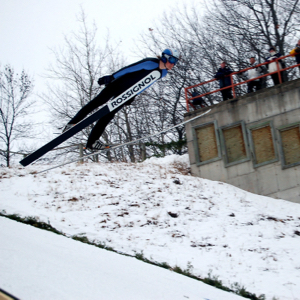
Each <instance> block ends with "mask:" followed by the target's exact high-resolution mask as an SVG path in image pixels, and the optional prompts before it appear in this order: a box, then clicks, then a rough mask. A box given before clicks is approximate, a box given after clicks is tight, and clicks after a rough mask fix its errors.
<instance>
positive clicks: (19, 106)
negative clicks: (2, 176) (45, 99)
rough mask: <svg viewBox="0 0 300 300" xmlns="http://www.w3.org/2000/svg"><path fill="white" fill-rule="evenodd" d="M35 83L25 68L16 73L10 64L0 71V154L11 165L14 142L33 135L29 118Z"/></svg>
mask: <svg viewBox="0 0 300 300" xmlns="http://www.w3.org/2000/svg"><path fill="white" fill-rule="evenodd" d="M32 90H33V83H32V80H31V78H30V77H29V75H28V74H27V73H26V72H25V71H24V70H23V71H22V72H21V74H20V75H19V74H15V72H14V69H13V68H12V67H11V66H10V65H6V66H5V67H4V69H3V70H1V71H0V106H1V111H0V119H1V122H0V145H2V147H1V148H2V150H4V151H0V156H2V157H3V158H4V160H5V161H6V166H7V167H9V166H10V160H11V157H12V155H13V154H12V153H11V151H12V146H13V142H14V141H16V140H18V139H21V138H30V137H32V136H33V131H32V127H33V123H32V122H31V121H30V120H29V119H28V115H29V114H30V113H32V110H31V108H32V106H33V104H34V102H35V101H34V100H32V99H31V98H30V95H31V92H32Z"/></svg>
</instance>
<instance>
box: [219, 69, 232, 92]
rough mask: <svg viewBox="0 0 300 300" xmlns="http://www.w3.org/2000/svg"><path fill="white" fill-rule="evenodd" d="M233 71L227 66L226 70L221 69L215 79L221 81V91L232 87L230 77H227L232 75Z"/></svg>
mask: <svg viewBox="0 0 300 300" xmlns="http://www.w3.org/2000/svg"><path fill="white" fill-rule="evenodd" d="M232 72H233V71H232V70H230V68H229V67H227V66H225V68H219V70H218V72H217V73H216V75H215V78H216V79H218V80H219V85H220V89H221V88H223V87H225V86H229V85H231V79H230V76H226V75H229V74H231V73H232Z"/></svg>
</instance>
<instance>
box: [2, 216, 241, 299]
mask: <svg viewBox="0 0 300 300" xmlns="http://www.w3.org/2000/svg"><path fill="white" fill-rule="evenodd" d="M0 226H1V232H0V240H1V241H5V242H4V243H3V244H2V246H1V249H0V253H1V255H0V266H1V271H0V283H1V287H2V288H3V289H5V290H6V291H10V292H11V293H13V294H14V295H15V296H18V297H19V298H21V299H24V300H26V299H28V300H29V299H30V300H41V299H43V300H46V299H51V300H54V299H57V300H64V299H65V300H70V299H72V300H75V299H97V300H102V299H103V300H107V299H114V300H118V299H120V300H126V299H128V300H134V299H151V300H152V299H166V300H167V299H172V300H177V299H178V300H179V299H195V300H199V299H200V300H205V299H207V300H209V299H211V300H213V299H215V300H217V299H224V300H231V299H232V300H234V299H236V300H238V299H244V298H242V297H239V296H237V295H234V294H231V293H227V292H224V291H222V290H218V289H216V288H214V287H211V286H209V285H206V284H204V283H202V282H198V281H196V280H193V279H190V278H187V277H185V276H182V275H179V274H177V273H174V272H171V271H168V270H165V269H162V268H158V267H155V266H152V265H149V264H146V263H143V262H141V261H138V260H137V259H135V258H131V257H126V256H123V255H119V254H116V253H113V252H110V251H106V250H102V249H98V248H96V247H94V246H90V245H86V244H83V243H80V242H76V241H74V240H72V239H68V238H65V237H63V236H60V235H56V234H54V233H50V232H47V231H44V230H41V229H37V228H34V227H31V226H28V225H24V224H21V223H18V222H15V221H11V220H9V219H6V218H3V217H0ZM204 297H205V298H204Z"/></svg>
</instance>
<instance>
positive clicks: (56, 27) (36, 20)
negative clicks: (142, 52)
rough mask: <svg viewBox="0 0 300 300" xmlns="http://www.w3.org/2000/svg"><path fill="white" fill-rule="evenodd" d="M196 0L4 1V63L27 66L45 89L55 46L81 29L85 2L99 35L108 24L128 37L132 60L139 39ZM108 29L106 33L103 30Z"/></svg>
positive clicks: (0, 55)
mask: <svg viewBox="0 0 300 300" xmlns="http://www.w3.org/2000/svg"><path fill="white" fill-rule="evenodd" d="M177 2H179V5H182V4H184V3H186V4H188V5H189V4H191V3H193V2H194V1H193V0H178V1H177V0H149V1H145V0H126V1H124V0H25V1H24V0H0V7H1V9H0V63H1V65H2V67H3V65H5V64H7V63H9V64H11V65H12V67H14V69H15V70H16V71H17V72H20V71H21V70H22V69H23V68H24V69H25V70H26V71H27V72H28V73H29V74H31V75H32V76H34V78H35V91H36V92H38V91H39V90H41V89H43V84H44V81H45V79H43V77H42V74H43V73H45V71H46V68H47V67H48V66H49V64H50V63H51V62H52V61H53V59H54V57H53V55H52V54H51V51H50V48H52V49H53V48H55V47H56V48H57V47H60V46H63V45H64V41H63V37H64V34H69V33H70V32H71V31H76V29H78V26H79V24H78V22H76V15H78V14H79V12H80V5H81V6H82V7H83V9H84V11H85V12H86V14H87V17H88V22H89V23H92V22H93V21H95V23H96V26H97V27H98V34H99V38H101V37H102V36H104V35H105V32H106V31H107V29H109V31H110V36H111V38H112V40H113V41H116V42H117V41H119V40H122V46H121V49H122V52H123V53H125V54H126V53H128V55H129V56H128V62H129V63H131V62H133V61H135V60H137V59H139V58H136V57H130V49H132V46H133V45H134V40H135V38H136V37H137V36H139V35H140V34H141V33H142V32H145V30H148V28H149V27H152V26H153V23H154V22H155V20H159V19H160V18H161V16H162V14H163V12H164V11H166V12H171V11H172V9H174V7H176V5H177ZM102 33H103V34H102Z"/></svg>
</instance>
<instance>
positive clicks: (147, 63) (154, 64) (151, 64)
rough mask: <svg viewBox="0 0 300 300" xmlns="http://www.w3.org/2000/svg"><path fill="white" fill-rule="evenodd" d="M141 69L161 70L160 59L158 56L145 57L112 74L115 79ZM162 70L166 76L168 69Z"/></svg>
mask: <svg viewBox="0 0 300 300" xmlns="http://www.w3.org/2000/svg"><path fill="white" fill-rule="evenodd" d="M140 70H159V60H158V59H157V58H145V59H142V60H140V61H138V62H136V63H133V64H131V65H129V66H127V67H124V68H122V69H120V70H119V71H117V72H115V73H113V74H112V76H113V78H114V79H117V78H119V77H121V76H124V75H126V74H129V73H133V72H137V71H140ZM160 71H162V76H161V77H164V76H166V75H167V73H168V72H167V70H160Z"/></svg>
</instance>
